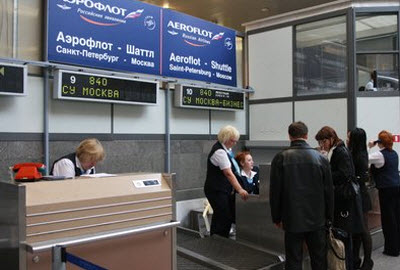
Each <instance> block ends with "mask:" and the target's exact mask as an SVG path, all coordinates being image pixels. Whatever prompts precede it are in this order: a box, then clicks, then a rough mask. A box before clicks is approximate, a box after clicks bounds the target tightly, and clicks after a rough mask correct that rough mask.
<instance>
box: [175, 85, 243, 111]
mask: <svg viewBox="0 0 400 270" xmlns="http://www.w3.org/2000/svg"><path fill="white" fill-rule="evenodd" d="M175 106H177V107H183V108H197V109H213V110H229V111H236V110H244V93H239V92H231V91H226V90H222V89H214V88H207V87H193V86H191V85H176V87H175Z"/></svg>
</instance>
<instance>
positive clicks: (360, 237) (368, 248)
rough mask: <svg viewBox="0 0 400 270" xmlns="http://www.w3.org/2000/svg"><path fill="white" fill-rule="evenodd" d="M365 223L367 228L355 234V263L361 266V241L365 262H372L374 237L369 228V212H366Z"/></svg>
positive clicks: (356, 265) (358, 266)
mask: <svg viewBox="0 0 400 270" xmlns="http://www.w3.org/2000/svg"><path fill="white" fill-rule="evenodd" d="M364 223H365V228H366V230H365V231H364V232H362V233H357V234H353V263H354V266H355V267H357V268H360V265H361V258H360V248H361V243H362V245H363V250H364V260H363V263H364V264H365V263H366V262H370V261H371V260H372V259H371V253H372V239H371V234H370V232H369V230H368V213H364Z"/></svg>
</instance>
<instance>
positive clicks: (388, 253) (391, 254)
mask: <svg viewBox="0 0 400 270" xmlns="http://www.w3.org/2000/svg"><path fill="white" fill-rule="evenodd" d="M383 254H385V255H387V256H392V257H398V256H399V253H398V252H389V251H386V250H384V251H383Z"/></svg>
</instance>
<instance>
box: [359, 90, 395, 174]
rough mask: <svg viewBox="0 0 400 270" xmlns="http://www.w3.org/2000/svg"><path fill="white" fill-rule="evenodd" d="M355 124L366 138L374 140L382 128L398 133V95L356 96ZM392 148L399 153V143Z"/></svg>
mask: <svg viewBox="0 0 400 270" xmlns="http://www.w3.org/2000/svg"><path fill="white" fill-rule="evenodd" d="M357 126H358V127H360V128H363V129H364V130H365V132H366V133H367V140H376V139H377V137H378V133H379V132H380V131H382V130H387V131H389V132H391V133H392V134H400V97H373V98H372V97H359V98H357ZM393 149H394V150H395V151H396V152H397V153H399V154H400V143H394V144H393ZM371 150H374V151H376V150H377V149H376V147H375V148H373V149H371ZM399 166H400V165H399Z"/></svg>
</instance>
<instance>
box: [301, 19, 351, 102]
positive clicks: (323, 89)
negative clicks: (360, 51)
mask: <svg viewBox="0 0 400 270" xmlns="http://www.w3.org/2000/svg"><path fill="white" fill-rule="evenodd" d="M295 33H296V50H295V55H294V65H295V71H294V73H295V74H294V89H295V92H296V93H297V95H298V96H304V95H318V94H332V93H342V92H345V91H346V89H347V41H346V17H345V16H339V17H335V18H330V19H325V20H320V21H316V22H311V23H306V24H301V25H297V26H296V28H295Z"/></svg>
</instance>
